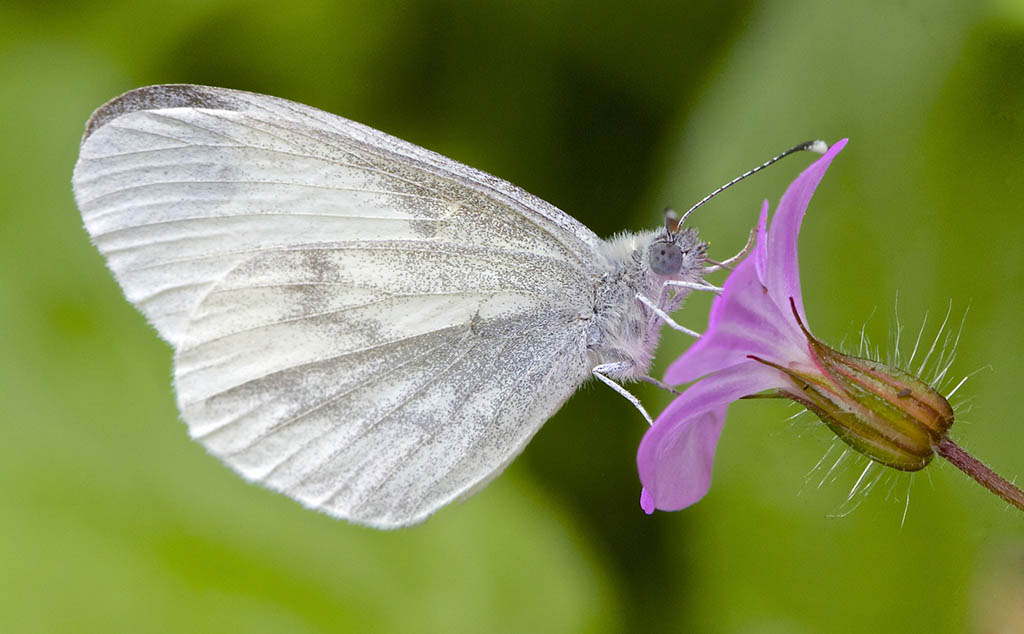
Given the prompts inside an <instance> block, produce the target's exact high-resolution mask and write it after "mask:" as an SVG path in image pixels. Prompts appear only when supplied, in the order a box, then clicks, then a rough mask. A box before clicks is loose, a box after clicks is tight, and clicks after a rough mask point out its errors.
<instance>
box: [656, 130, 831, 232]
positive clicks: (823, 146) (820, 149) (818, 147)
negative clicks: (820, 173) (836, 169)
mask: <svg viewBox="0 0 1024 634" xmlns="http://www.w3.org/2000/svg"><path fill="white" fill-rule="evenodd" d="M804 150H810V151H811V152H817V153H818V154H824V153H825V152H827V151H828V144H827V143H825V142H824V141H807V142H806V143H801V144H800V145H797V146H794V147H791V148H789V149H788V150H786V151H785V152H783V153H782V154H779V155H778V156H774V157H772V158H770V159H768V160H767V161H765V162H764V163H762V164H761V165H758V166H757V167H755V168H754V169H752V170H750V171H747V172H744V173H742V174H740V175H739V176H737V177H736V178H734V179H732V180H731V181H729V182H728V183H726V184H725V185H722V186H721V187H719V188H718V189H716V190H715V191H713V192H711V193H710V194H708V195H707V196H705V197H704V198H703V199H701V201H700V202H698V203H697V204H696V205H694V206H693V207H690V208H689V209H687V210H686V213H684V214H683V217H682V218H680V219H679V220H677V221H676V220H675V219H674V218H673V220H674V221H675V222H674V223H673V224H674V225H675V229H677V230H678V228H679V227H681V226H682V225H683V223H684V222H686V219H687V218H688V217H689V216H690V214H692V213H693V212H694V211H695V210H696V209H697V207H700V206H701V205H703V204H704V203H706V202H707V201H709V200H711V199H712V198H714V197H715V196H717V195H719V194H721V193H722V192H724V191H725V190H727V189H729V188H730V187H732V186H733V185H735V184H736V183H738V182H740V181H741V180H743V179H744V178H746V177H748V176H751V175H753V174H756V173H758V172H760V171H761V170H763V169H764V168H766V167H768V166H769V165H771V164H772V163H775V162H776V161H778V160H780V159H783V158H785V157H787V156H789V155H790V154H794V153H796V152H803V151H804Z"/></svg>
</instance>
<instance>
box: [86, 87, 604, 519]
mask: <svg viewBox="0 0 1024 634" xmlns="http://www.w3.org/2000/svg"><path fill="white" fill-rule="evenodd" d="M74 186H75V195H76V198H77V199H78V203H79V207H80V209H81V210H82V215H83V218H84V219H85V224H86V227H87V229H88V230H89V232H90V234H91V235H92V237H93V240H94V242H95V243H96V245H97V246H98V247H99V249H100V251H101V252H102V253H103V254H104V255H105V256H106V257H107V260H108V263H109V265H110V267H111V269H112V270H113V272H114V274H115V276H116V277H117V279H118V281H119V282H120V283H121V285H122V286H123V287H124V290H125V294H126V296H127V297H128V298H129V299H130V300H131V301H132V302H133V303H135V304H136V306H138V307H139V309H140V310H141V311H142V312H143V313H144V314H145V315H146V316H147V317H148V318H149V319H150V321H151V322H152V323H153V324H154V326H155V327H156V328H157V330H158V331H159V332H160V333H161V335H162V336H163V337H164V338H165V339H167V340H168V341H169V342H170V343H171V344H172V345H173V346H174V347H175V351H176V354H175V364H176V371H175V380H176V386H177V389H178V398H179V405H180V407H181V410H182V414H183V416H184V418H185V420H186V422H187V423H188V424H189V426H190V429H191V431H192V433H193V435H195V436H196V437H197V438H199V439H200V440H201V441H202V442H203V443H204V444H205V445H206V446H207V447H208V448H209V449H210V450H211V451H213V452H214V453H215V454H217V455H218V456H220V457H222V458H223V459H224V460H225V461H226V462H227V463H228V464H230V465H231V466H232V467H234V468H236V469H237V470H239V471H240V472H241V473H243V474H244V475H246V476H247V477H249V478H252V479H257V480H260V481H263V482H264V483H266V484H267V485H268V486H270V487H272V488H274V489H277V490H281V491H284V492H286V493H288V494H289V495H291V496H293V497H295V498H297V499H299V500H301V501H303V502H304V503H306V504H308V505H310V506H314V507H317V508H320V509H323V510H325V511H327V512H329V513H331V514H334V515H338V516H341V517H346V518H348V519H352V520H354V521H359V522H363V523H368V524H373V525H378V526H397V525H402V524H407V523H411V522H414V521H417V520H420V519H422V518H424V517H425V516H426V515H428V514H429V513H431V512H432V511H434V510H436V508H438V507H439V506H440V505H442V504H444V503H445V502H447V501H449V500H451V499H453V498H455V497H458V496H459V495H464V494H466V493H467V492H469V491H471V490H473V489H474V487H477V486H479V485H481V484H482V483H484V482H486V481H487V480H489V479H490V478H492V477H494V475H496V474H497V473H498V472H500V470H501V468H503V466H504V465H506V464H507V463H508V462H509V461H510V460H511V458H512V457H514V456H515V455H516V454H517V453H518V452H519V451H520V450H521V449H522V447H523V446H524V445H525V443H526V442H527V441H528V440H529V438H530V437H531V436H532V435H533V434H534V433H535V432H536V430H537V429H538V428H539V427H540V425H541V424H542V423H543V422H544V421H545V420H546V419H547V418H548V417H549V416H550V415H551V414H553V413H554V411H556V410H557V409H558V407H559V406H560V405H561V403H562V402H564V401H565V399H566V398H568V396H569V395H570V394H571V393H572V392H573V391H574V390H575V389H576V387H578V385H579V384H580V383H581V382H582V380H583V379H584V378H585V377H586V376H587V374H588V371H589V366H588V364H587V353H586V344H585V336H584V335H583V332H584V327H585V326H584V324H585V323H586V320H587V319H588V318H589V317H590V316H591V315H592V314H593V308H594V297H593V295H594V277H595V271H599V270H600V267H601V263H600V256H598V255H597V251H596V245H597V243H598V240H597V238H596V237H595V236H594V235H593V234H592V233H591V232H590V231H589V230H587V229H586V228H585V227H583V226H582V225H580V224H579V223H578V222H576V221H575V220H573V219H572V218H570V217H569V216H567V215H566V214H564V213H562V212H560V211H559V210H557V209H555V208H554V207H551V206H550V205H547V204H546V203H543V202H542V201H540V200H539V199H537V198H535V197H533V196H530V195H529V194H526V193H525V192H523V191H522V190H519V189H518V188H516V187H514V186H512V185H510V184H508V183H506V182H504V181H501V180H499V179H496V178H494V177H492V176H489V175H486V174H483V173H481V172H478V171H476V170H473V169H471V168H468V167H466V166H464V165H461V164H458V163H455V162H453V161H451V160H449V159H445V158H444V157H441V156H440V155H437V154H434V153H431V152H428V151H427V150H423V149H421V148H418V147H416V146H412V145H410V144H408V143H404V142H402V141H399V140H398V139H394V138H393V137H390V136H388V135H385V134H383V133H381V132H378V131H375V130H372V129H370V128H366V127H365V126H361V125H359V124H355V123H353V122H350V121H347V120H345V119H341V118H340V117H335V116H333V115H329V114H327V113H324V112H321V111H318V110H315V109H313V108H309V107H307V106H301V105H299V104H294V103H292V102H288V101H284V100H281V99H275V98H271V97H264V96H261V95H254V94H250V93H240V92H236V91H229V90H224V89H214V88H206V87H196V86H156V87H150V88H144V89H139V90H137V91H133V92H132V93H128V94H127V95H125V96H123V97H121V98H119V99H118V100H115V101H114V102H111V103H110V104H108V105H107V106H104V108H101V109H100V110H99V111H97V113H96V114H95V115H94V117H93V119H92V120H91V121H90V124H89V127H88V129H87V136H86V138H85V139H84V140H83V145H82V150H81V156H80V159H79V163H78V164H77V165H76V169H75V176H74Z"/></svg>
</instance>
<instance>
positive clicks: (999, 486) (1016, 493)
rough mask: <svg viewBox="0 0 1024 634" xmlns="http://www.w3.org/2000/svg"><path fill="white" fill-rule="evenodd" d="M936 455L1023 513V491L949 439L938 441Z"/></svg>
mask: <svg viewBox="0 0 1024 634" xmlns="http://www.w3.org/2000/svg"><path fill="white" fill-rule="evenodd" d="M936 451H937V453H938V454H939V455H940V456H942V457H943V458H945V459H946V460H949V461H950V462H952V463H953V464H954V465H956V468H957V469H960V470H961V471H963V472H964V473H966V474H967V475H969V476H971V477H972V478H974V479H975V481H977V482H978V484H980V485H981V486H983V487H985V488H986V489H988V490H989V491H991V492H993V493H995V494H996V495H998V496H999V497H1001V498H1003V499H1004V500H1006V501H1007V502H1009V503H1010V504H1012V505H1014V506H1016V507H1017V508H1018V509H1020V510H1022V511H1024V491H1021V490H1020V489H1018V488H1017V487H1016V486H1014V485H1013V484H1012V483H1010V482H1009V481H1008V480H1006V479H1005V478H1002V477H1000V476H999V474H997V473H996V472H995V471H993V470H991V469H989V468H988V467H986V466H985V465H983V464H981V463H980V462H978V461H977V460H976V459H975V458H974V457H973V456H972V455H971V454H969V453H967V452H966V451H964V450H963V449H961V448H960V447H959V446H958V445H957V444H956V443H954V442H953V441H952V440H950V439H949V438H943V439H942V440H941V441H939V446H938V448H937V449H936Z"/></svg>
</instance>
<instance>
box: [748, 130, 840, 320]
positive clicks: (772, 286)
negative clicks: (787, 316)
mask: <svg viewBox="0 0 1024 634" xmlns="http://www.w3.org/2000/svg"><path fill="white" fill-rule="evenodd" d="M846 142H847V139H843V140H841V141H839V142H837V143H836V144H835V145H833V146H832V147H831V148H829V150H828V151H827V152H825V155H824V156H822V157H821V158H820V159H818V160H817V161H815V162H814V163H812V164H811V166H810V167H808V168H807V169H805V170H804V171H803V173H801V174H800V176H798V177H797V178H796V180H795V181H793V183H792V184H790V186H789V187H788V188H787V189H786V193H785V194H783V195H782V200H780V201H779V207H778V209H776V210H775V216H774V217H773V218H772V226H771V229H769V231H768V260H767V263H766V266H765V269H764V274H765V277H764V278H763V279H764V281H765V286H766V287H767V288H768V293H769V294H770V295H771V297H772V299H773V300H774V301H775V303H776V304H777V305H778V306H780V307H783V306H784V307H786V309H787V310H788V308H789V298H791V297H792V298H793V301H794V302H795V303H796V309H797V313H798V314H799V315H800V318H801V319H802V320H803V322H804V323H805V324H806V323H807V318H806V317H805V316H804V302H803V299H802V298H801V296H800V265H799V262H798V258H797V238H798V237H799V235H800V223H801V222H802V221H803V219H804V212H806V211H807V205H808V203H810V202H811V196H813V195H814V190H815V189H817V188H818V183H820V182H821V179H822V177H823V176H825V172H826V171H827V170H828V166H829V165H830V164H831V163H832V159H834V158H835V157H836V154H839V152H840V151H841V150H842V149H843V148H844V147H846Z"/></svg>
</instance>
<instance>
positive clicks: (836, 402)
mask: <svg viewBox="0 0 1024 634" xmlns="http://www.w3.org/2000/svg"><path fill="white" fill-rule="evenodd" d="M845 146H846V139H843V140H842V141H839V142H838V143H836V144H835V145H833V146H832V147H831V148H830V149H829V150H828V152H826V153H825V155H824V156H822V157H821V158H820V159H818V160H817V161H816V162H815V163H814V164H812V165H811V166H810V167H808V168H807V169H806V170H804V172H803V173H802V174H800V176H799V177H797V179H796V180H795V181H793V183H792V184H791V185H790V186H789V188H788V189H787V190H786V193H785V194H783V196H782V200H781V201H780V202H779V206H778V209H777V210H776V212H775V217H774V218H773V219H772V224H771V229H770V230H768V229H767V228H766V224H767V218H768V203H767V201H766V202H765V203H764V206H763V207H762V209H761V218H760V221H759V223H758V227H757V241H756V245H755V247H754V250H753V251H752V252H751V253H750V254H749V255H748V256H747V257H746V258H745V259H744V260H743V262H741V263H740V264H739V265H738V266H737V267H736V269H735V270H734V271H733V272H732V274H730V276H729V278H728V280H726V283H725V285H724V288H723V291H722V293H721V295H720V296H719V297H717V298H716V299H715V302H714V304H713V305H712V308H711V315H710V318H709V322H708V328H707V331H706V332H705V334H704V335H703V336H702V337H701V338H700V339H699V340H698V341H697V342H696V343H695V344H694V345H693V346H692V347H691V348H690V349H689V350H687V352H686V353H685V354H684V355H683V356H682V357H680V358H679V359H677V360H676V361H675V362H674V363H673V364H672V365H671V366H669V368H668V371H667V372H666V374H665V381H666V382H667V383H670V384H673V385H678V384H682V383H688V382H691V381H694V380H695V379H700V380H698V381H697V382H696V383H694V384H693V385H691V386H690V387H689V388H688V389H687V390H686V391H685V392H684V393H683V394H682V395H680V396H679V397H678V398H676V400H675V401H673V402H672V403H671V404H670V405H669V406H668V407H667V408H666V409H665V411H663V412H662V413H661V415H660V416H659V417H658V419H657V420H656V421H655V422H654V425H653V426H652V427H651V428H650V429H649V430H648V432H647V434H646V435H645V436H644V438H643V440H642V441H641V443H640V449H639V451H638V452H637V466H638V469H639V472H640V481H641V483H642V484H643V487H644V489H643V493H642V494H641V498H640V504H641V506H642V507H643V509H644V511H646V512H647V513H652V512H653V511H654V509H656V508H657V509H661V510H665V511H672V510H679V509H682V508H685V507H687V506H689V505H691V504H693V503H694V502H697V501H698V500H700V499H701V498H702V497H704V495H705V494H706V493H707V491H708V488H709V487H710V486H711V469H712V463H713V460H714V454H715V446H716V445H717V444H718V437H719V434H720V433H721V431H722V424H723V423H724V421H725V413H726V409H727V408H728V406H729V404H730V403H732V402H733V401H735V400H737V399H740V398H743V397H748V396H753V395H757V396H761V397H781V398H789V399H792V400H795V401H797V402H799V403H801V404H802V405H804V406H805V407H807V408H808V409H810V410H811V411H812V412H814V413H815V414H816V415H818V417H819V418H821V419H822V420H823V421H824V422H825V423H826V424H827V425H828V426H829V427H830V428H831V429H832V430H833V431H834V432H836V434H837V435H839V437H840V438H842V439H843V440H844V441H845V442H847V443H848V444H849V445H850V446H852V447H853V448H854V449H856V450H858V451H860V452H861V453H863V454H865V455H868V456H869V457H870V458H872V459H874V460H876V461H878V462H881V463H883V464H885V465H887V466H890V467H893V468H896V469H901V470H907V471H911V470H916V469H920V468H923V467H924V466H925V465H926V464H928V462H929V461H930V460H931V458H932V456H933V455H934V450H935V447H936V446H937V445H938V442H939V441H940V440H941V439H942V437H944V435H945V432H946V430H947V429H948V428H949V426H950V425H952V422H953V413H952V410H951V409H950V408H949V404H948V403H946V400H945V399H944V398H943V397H942V396H941V395H939V394H938V393H937V392H935V391H934V390H933V389H931V387H929V386H928V385H926V384H925V383H923V382H922V381H920V380H919V379H917V378H915V377H913V376H911V375H909V374H907V373H905V372H902V371H900V370H897V369H895V368H888V367H885V366H882V365H880V364H878V363H875V362H872V361H868V360H865V359H857V358H855V357H850V356H847V355H842V354H840V353H838V352H836V351H835V350H832V349H831V348H828V347H827V346H825V345H824V344H822V343H821V342H819V341H817V340H816V339H815V338H814V337H813V336H812V335H811V333H810V331H809V330H808V329H807V328H806V326H805V324H806V323H807V320H806V318H805V316H804V308H803V300H802V298H801V295H800V271H799V264H798V261H797V237H798V235H799V233H800V224H801V221H802V220H803V217H804V213H805V211H806V210H807V205H808V203H809V202H810V200H811V196H812V195H813V194H814V191H815V189H816V188H817V187H818V183H819V182H821V179H822V177H823V176H824V175H825V172H826V171H827V170H828V167H829V165H830V164H831V163H832V160H833V159H834V158H835V157H836V155H837V154H838V153H839V152H840V151H841V150H842V149H843V147H845ZM702 377H703V378H702Z"/></svg>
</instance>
